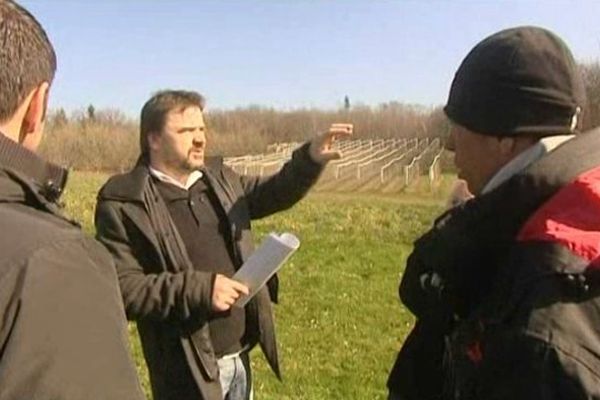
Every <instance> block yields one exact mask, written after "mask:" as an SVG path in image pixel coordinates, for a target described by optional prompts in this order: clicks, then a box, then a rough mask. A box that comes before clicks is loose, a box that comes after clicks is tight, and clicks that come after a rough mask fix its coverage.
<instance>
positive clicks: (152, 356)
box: [96, 145, 322, 400]
mask: <svg viewBox="0 0 600 400" xmlns="http://www.w3.org/2000/svg"><path fill="white" fill-rule="evenodd" d="M321 169H322V167H321V165H319V164H317V163H315V162H313V161H312V160H311V159H310V157H309V155H308V146H307V145H305V146H303V147H302V148H300V149H298V150H296V151H295V152H294V154H293V157H292V160H291V161H290V162H288V163H287V164H286V165H284V167H283V168H282V170H281V171H280V172H279V173H278V174H276V175H274V176H272V177H269V178H263V179H259V178H254V177H246V176H240V175H238V174H237V173H235V172H234V171H232V170H231V169H229V168H228V167H226V166H224V165H223V164H222V162H221V161H220V160H213V161H207V166H206V168H205V170H204V172H205V173H206V175H207V178H208V179H209V182H210V184H211V186H212V187H213V189H214V191H215V194H216V196H217V197H218V199H219V201H220V204H221V206H222V207H223V210H224V214H225V215H227V218H228V222H229V226H230V227H231V229H230V230H229V231H230V238H229V240H230V241H231V242H232V243H233V248H234V253H235V256H236V260H235V264H236V268H237V267H240V266H241V264H242V263H243V262H244V261H245V260H246V259H247V258H248V257H249V256H250V254H252V252H253V250H254V247H253V241H252V233H251V224H250V221H251V220H252V219H256V218H261V217H264V216H267V215H270V214H273V213H275V212H277V211H280V210H284V209H286V208H289V207H291V206H292V205H293V204H294V203H296V202H297V201H298V200H300V199H301V198H302V197H303V196H304V195H305V194H306V192H307V191H308V189H309V188H310V187H311V185H312V184H314V183H315V181H316V180H317V178H318V175H319V173H320V172H321ZM96 227H97V232H98V239H99V240H100V241H102V242H103V243H104V244H105V245H106V246H107V248H108V249H109V250H110V251H111V253H112V254H113V256H114V257H115V259H116V265H117V274H118V276H119V282H120V285H121V290H122V293H123V300H124V303H125V310H126V313H127V316H128V317H129V318H130V319H132V320H135V321H137V325H138V330H139V333H140V338H141V341H142V346H143V349H144V355H145V358H146V362H147V365H148V369H149V372H150V380H151V383H152V391H153V394H154V398H155V400H167V399H190V400H192V399H194V400H197V399H198V398H203V399H205V400H212V399H221V398H222V394H221V388H220V384H219V379H218V367H217V363H216V358H215V355H214V351H213V347H212V344H211V340H210V335H209V329H208V324H207V323H206V322H207V319H208V318H209V313H210V310H211V293H212V283H213V279H214V276H213V274H211V273H207V272H202V271H198V270H197V269H194V268H193V266H192V265H191V263H190V262H189V257H188V256H187V252H186V250H185V246H184V244H183V242H182V240H181V238H180V237H179V234H178V232H177V230H176V229H175V228H174V224H173V221H172V220H171V218H170V215H169V213H168V210H167V208H166V205H165V203H164V201H163V200H162V198H161V196H160V195H159V194H158V192H157V190H156V187H155V185H154V183H153V181H152V179H150V175H149V171H148V168H147V166H145V165H144V164H143V163H139V164H138V166H137V167H136V168H135V169H133V170H132V171H131V172H129V173H127V174H124V175H117V176H114V177H112V178H111V179H110V180H109V181H108V182H107V183H106V185H105V186H104V187H103V188H102V190H101V191H100V194H99V197H98V206H97V210H96ZM276 286H277V285H276V281H275V280H273V281H272V282H271V283H270V287H269V289H270V292H271V293H269V291H267V289H263V290H261V291H260V292H259V294H258V295H257V296H256V297H255V298H254V299H253V300H252V301H251V302H250V303H249V304H248V305H247V306H246V320H247V326H246V336H247V339H248V341H249V342H250V343H251V344H255V343H257V342H258V343H260V345H261V347H262V349H263V351H264V353H265V355H266V358H267V361H268V362H269V364H270V365H271V367H272V369H273V370H274V372H275V373H276V374H277V376H279V363H278V357H277V347H276V342H275V332H274V325H273V316H272V311H271V300H272V299H276V296H277V287H276ZM200 396H201V397H200Z"/></svg>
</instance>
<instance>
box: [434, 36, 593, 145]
mask: <svg viewBox="0 0 600 400" xmlns="http://www.w3.org/2000/svg"><path fill="white" fill-rule="evenodd" d="M584 104H585V88H584V85H583V78H582V77H581V74H580V72H579V69H578V67H577V64H576V63H575V60H574V59H573V55H572V54H571V52H570V50H569V48H568V47H567V45H566V44H565V43H564V42H563V41H562V40H561V39H560V38H559V37H558V36H556V35H555V34H554V33H552V32H550V31H548V30H545V29H542V28H537V27H518V28H512V29H507V30H503V31H500V32H498V33H495V34H493V35H492V36H489V37H488V38H486V39H484V40H483V41H481V42H480V43H479V44H477V46H475V47H474V48H473V50H471V52H470V53H469V54H468V55H467V57H466V58H465V59H464V60H463V62H462V64H461V65H460V67H459V68H458V71H456V75H455V76H454V81H453V82H452V87H451V88H450V95H449V96H448V104H446V107H444V111H445V112H446V115H447V116H448V117H449V118H450V119H451V120H452V121H454V122H455V123H457V124H459V125H462V126H464V127H465V128H467V129H469V130H470V131H473V132H476V133H480V134H485V135H492V136H516V135H535V136H540V137H542V136H552V135H561V134H567V133H576V132H578V129H579V127H580V126H581V120H582V116H581V112H582V109H583V107H584Z"/></svg>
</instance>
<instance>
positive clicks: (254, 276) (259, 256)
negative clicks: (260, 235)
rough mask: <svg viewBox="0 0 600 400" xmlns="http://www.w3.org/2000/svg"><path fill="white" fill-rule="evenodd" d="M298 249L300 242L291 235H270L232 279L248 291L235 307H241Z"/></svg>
mask: <svg viewBox="0 0 600 400" xmlns="http://www.w3.org/2000/svg"><path fill="white" fill-rule="evenodd" d="M298 247H300V240H298V238H297V237H296V236H294V235H293V234H291V233H282V234H281V235H277V234H275V233H270V234H269V235H267V237H265V239H264V240H263V242H262V244H261V245H260V247H259V248H258V249H256V251H255V252H254V253H252V255H251V256H250V257H249V258H248V260H246V262H245V263H244V265H242V266H241V268H240V269H239V270H238V271H237V272H236V273H235V275H234V276H233V278H232V279H234V280H236V281H238V282H242V283H243V284H245V285H246V286H248V288H249V289H250V294H249V295H248V296H245V295H242V296H240V298H239V299H238V300H237V301H236V302H235V304H234V305H235V306H237V307H243V306H245V305H246V303H247V302H248V301H249V300H250V299H251V298H252V297H253V296H254V295H255V294H256V293H257V292H258V291H259V290H260V289H261V288H262V287H263V286H264V285H265V284H266V283H267V281H268V280H269V279H270V278H271V277H272V276H273V275H274V274H275V273H276V272H277V271H278V270H279V269H280V268H281V267H282V265H283V264H284V263H285V261H286V260H287V259H288V258H289V257H290V256H291V255H292V254H293V253H294V252H295V251H296V250H298Z"/></svg>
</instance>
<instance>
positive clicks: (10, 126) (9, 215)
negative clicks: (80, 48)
mask: <svg viewBox="0 0 600 400" xmlns="http://www.w3.org/2000/svg"><path fill="white" fill-rule="evenodd" d="M0 43H2V46H1V47H0V230H1V231H2V235H1V236H0V254H1V257H0V315H1V318H0V399H3V400H4V399H11V400H13V399H14V400H21V399H65V400H68V399H73V400H75V399H77V400H87V399H122V400H130V399H134V400H135V399H142V398H143V395H142V393H141V391H140V387H139V384H138V380H137V376H136V371H135V366H134V364H133V361H132V359H131V357H130V355H129V352H128V343H127V330H126V320H125V315H124V313H123V311H122V306H121V300H120V293H119V288H118V284H117V279H116V274H115V272H114V266H113V265H114V262H113V260H112V258H111V256H110V254H109V253H108V252H107V251H106V250H105V249H104V248H103V247H102V245H101V244H99V243H97V242H96V241H94V240H93V239H91V238H86V237H85V236H84V235H83V233H82V232H81V230H80V228H79V226H78V225H77V224H75V223H74V222H71V221H69V220H67V219H66V218H64V217H63V216H62V215H61V213H60V211H59V209H58V206H57V205H56V202H57V200H58V197H59V196H60V194H61V192H62V190H63V187H64V185H65V182H66V177H67V172H66V170H64V169H62V168H59V167H57V166H55V165H52V164H50V163H47V162H45V161H44V160H42V159H41V158H39V157H38V156H37V155H36V154H35V153H34V152H35V150H36V149H37V147H38V144H39V142H40V139H41V137H42V133H43V129H44V116H45V114H46V106H47V99H48V91H49V88H50V84H51V82H52V79H53V77H54V72H55V69H56V57H55V54H54V49H53V48H52V45H51V44H50V41H49V40H48V37H47V36H46V33H45V32H44V30H43V28H42V27H41V26H40V24H39V23H38V22H37V21H36V20H35V18H34V17H33V16H32V15H31V14H30V13H28V12H27V11H26V10H25V9H23V8H22V7H20V6H19V5H18V4H15V3H14V2H12V1H8V0H2V1H0Z"/></svg>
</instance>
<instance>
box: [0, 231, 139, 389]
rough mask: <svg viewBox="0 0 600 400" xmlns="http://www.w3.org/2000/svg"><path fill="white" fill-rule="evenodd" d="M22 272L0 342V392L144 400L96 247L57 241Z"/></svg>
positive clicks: (106, 258)
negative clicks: (5, 333)
mask: <svg viewBox="0 0 600 400" xmlns="http://www.w3.org/2000/svg"><path fill="white" fill-rule="evenodd" d="M21 271H22V272H23V273H22V276H21V277H20V278H19V279H17V280H16V282H17V285H16V287H17V290H16V291H15V294H16V295H15V297H14V299H15V303H14V304H15V305H16V307H17V308H16V310H17V311H16V312H15V313H12V314H11V315H12V316H11V321H10V326H11V329H10V332H9V337H8V339H7V340H6V341H5V342H4V345H2V357H0V387H1V388H2V390H1V391H2V395H1V396H0V397H2V398H7V399H8V398H10V399H33V398H39V396H42V397H44V398H48V399H50V398H52V399H67V400H76V399H77V400H78V399H116V400H126V399H133V400H137V399H139V400H141V399H143V395H142V392H141V389H140V385H139V381H138V378H137V373H136V369H135V365H134V363H133V360H132V358H131V355H130V353H129V346H128V336H127V329H126V320H125V315H124V313H123V308H122V305H121V300H120V296H119V289H118V284H117V279H116V275H115V272H114V268H113V266H112V260H111V257H110V255H109V254H108V253H106V251H105V250H104V249H103V248H102V246H101V245H99V244H98V243H95V242H92V241H90V240H88V239H83V238H80V239H76V240H73V239H69V240H59V241H56V242H54V243H52V244H50V245H46V246H45V247H42V248H40V249H38V250H36V251H35V252H33V253H32V254H30V256H29V257H28V259H27V260H26V262H25V264H24V265H23V268H22V269H21ZM5 322H6V321H5Z"/></svg>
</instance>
